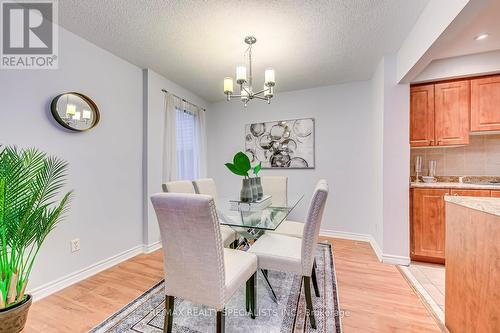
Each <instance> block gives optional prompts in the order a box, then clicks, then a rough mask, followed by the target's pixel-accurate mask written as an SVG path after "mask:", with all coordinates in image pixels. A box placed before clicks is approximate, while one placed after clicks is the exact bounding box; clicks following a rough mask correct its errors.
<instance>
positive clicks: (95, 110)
mask: <svg viewBox="0 0 500 333" xmlns="http://www.w3.org/2000/svg"><path fill="white" fill-rule="evenodd" d="M66 95H76V96H78V97H80V98H81V99H83V100H84V101H85V102H86V103H87V104H88V105H89V106H90V108H91V111H92V112H93V113H94V120H93V122H92V125H91V126H90V127H89V128H85V129H78V128H74V127H72V126H71V125H69V124H68V123H67V122H65V121H64V119H62V118H61V116H60V115H59V113H58V112H57V102H58V101H59V99H60V98H61V97H64V96H66ZM50 111H51V112H52V116H53V117H54V119H55V120H56V121H57V122H58V123H59V125H61V126H62V127H64V128H66V129H69V130H71V131H75V132H85V131H88V130H91V129H92V128H94V127H95V126H96V125H97V124H98V123H99V120H100V119H101V114H100V113H99V108H98V107H97V105H96V104H95V103H94V101H93V100H92V99H91V98H90V97H88V96H86V95H84V94H81V93H78V92H74V91H70V92H66V93H62V94H60V95H57V96H56V97H54V99H53V100H52V102H51V103H50Z"/></svg>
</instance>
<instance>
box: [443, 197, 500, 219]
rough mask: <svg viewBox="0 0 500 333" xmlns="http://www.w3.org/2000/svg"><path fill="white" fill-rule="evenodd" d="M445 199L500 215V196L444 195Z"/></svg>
mask: <svg viewBox="0 0 500 333" xmlns="http://www.w3.org/2000/svg"><path fill="white" fill-rule="evenodd" d="M444 200H445V201H446V202H451V203H454V204H457V205H460V206H464V207H467V208H470V209H474V210H478V211H481V212H485V213H488V214H492V215H496V216H500V198H484V197H483V198H481V197H461V196H453V195H446V196H445V197H444Z"/></svg>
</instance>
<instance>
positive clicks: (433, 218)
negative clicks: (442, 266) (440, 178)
mask: <svg viewBox="0 0 500 333" xmlns="http://www.w3.org/2000/svg"><path fill="white" fill-rule="evenodd" d="M447 194H450V190H448V189H424V188H415V189H413V195H412V198H413V203H412V210H413V211H412V217H411V251H410V256H411V259H412V260H417V261H425V262H434V263H444V249H445V245H444V244H445V243H444V242H445V232H446V229H445V217H446V216H445V209H444V208H445V204H444V196H445V195H447Z"/></svg>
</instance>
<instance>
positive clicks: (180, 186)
mask: <svg viewBox="0 0 500 333" xmlns="http://www.w3.org/2000/svg"><path fill="white" fill-rule="evenodd" d="M162 186H163V192H168V193H191V194H195V193H196V190H195V188H194V184H193V182H191V181H189V180H177V181H172V182H168V183H165V184H163V185H162ZM210 195H211V194H210ZM212 197H214V196H213V195H212ZM214 200H215V197H214ZM220 232H221V235H222V244H223V245H224V247H231V246H232V245H233V244H234V242H235V241H236V239H237V238H236V237H237V234H236V231H234V230H233V229H232V228H231V227H228V226H226V225H221V226H220Z"/></svg>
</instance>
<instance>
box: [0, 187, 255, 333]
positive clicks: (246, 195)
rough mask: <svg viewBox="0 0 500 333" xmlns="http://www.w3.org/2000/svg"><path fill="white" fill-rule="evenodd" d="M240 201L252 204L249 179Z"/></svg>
mask: <svg viewBox="0 0 500 333" xmlns="http://www.w3.org/2000/svg"><path fill="white" fill-rule="evenodd" d="M240 200H241V201H242V202H252V200H253V192H252V185H251V184H250V179H243V184H242V186H241V192H240ZM0 333H1V332H0Z"/></svg>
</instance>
